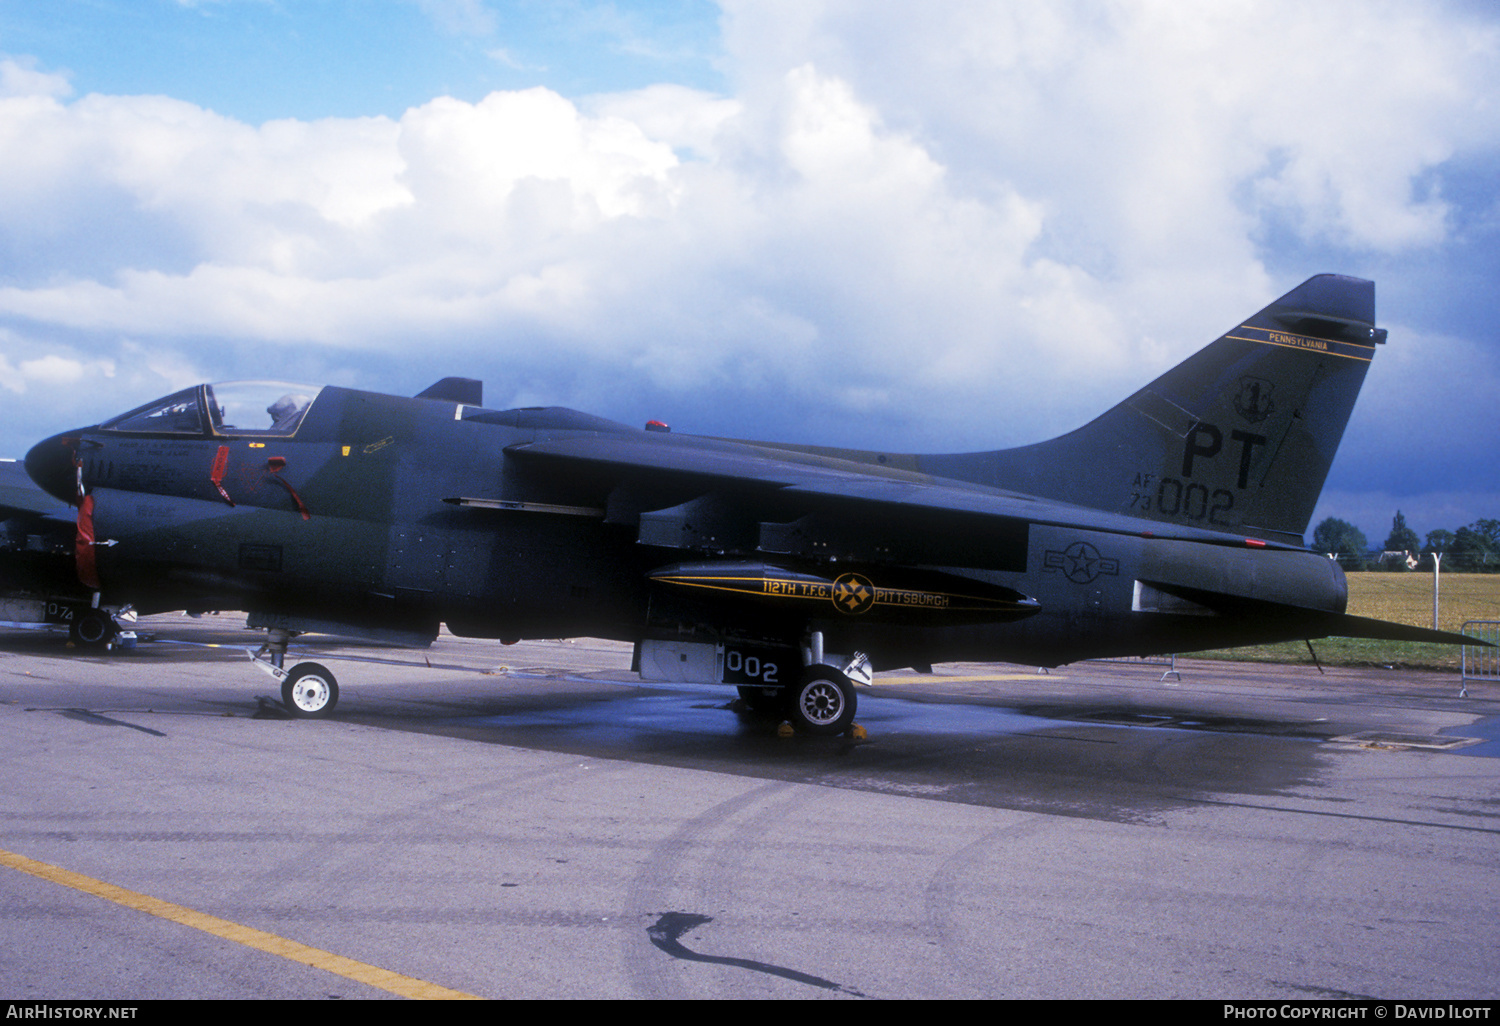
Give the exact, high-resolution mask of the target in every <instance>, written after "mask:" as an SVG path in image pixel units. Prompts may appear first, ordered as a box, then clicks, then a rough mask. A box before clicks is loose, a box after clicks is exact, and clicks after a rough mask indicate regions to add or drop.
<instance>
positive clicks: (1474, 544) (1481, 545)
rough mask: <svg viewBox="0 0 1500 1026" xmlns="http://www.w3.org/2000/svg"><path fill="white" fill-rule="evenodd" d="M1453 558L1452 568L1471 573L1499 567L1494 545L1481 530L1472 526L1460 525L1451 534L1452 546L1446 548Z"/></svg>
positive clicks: (1499, 563) (1485, 571)
mask: <svg viewBox="0 0 1500 1026" xmlns="http://www.w3.org/2000/svg"><path fill="white" fill-rule="evenodd" d="M1448 551H1449V553H1450V554H1451V558H1452V559H1453V569H1455V570H1467V571H1469V572H1471V573H1487V572H1490V571H1493V570H1496V569H1500V560H1497V558H1496V557H1497V555H1500V553H1497V551H1496V547H1495V546H1494V545H1493V544H1492V543H1491V542H1490V540H1489V539H1488V538H1487V537H1485V535H1484V533H1483V532H1481V531H1476V530H1474V528H1473V527H1460V528H1459V529H1458V532H1457V533H1456V534H1454V536H1453V546H1452V547H1451V548H1450V549H1449V550H1448Z"/></svg>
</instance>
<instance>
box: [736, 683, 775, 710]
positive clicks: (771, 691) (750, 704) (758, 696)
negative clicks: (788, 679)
mask: <svg viewBox="0 0 1500 1026" xmlns="http://www.w3.org/2000/svg"><path fill="white" fill-rule="evenodd" d="M739 693H740V701H741V702H744V703H745V708H747V709H749V710H750V711H751V712H753V713H759V714H760V715H762V716H777V717H779V716H781V715H782V714H783V713H784V712H785V711H786V691H785V690H783V689H782V688H762V687H756V686H755V685H753V684H741V685H740V686H739Z"/></svg>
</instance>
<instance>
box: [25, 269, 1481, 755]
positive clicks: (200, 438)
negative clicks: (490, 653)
mask: <svg viewBox="0 0 1500 1026" xmlns="http://www.w3.org/2000/svg"><path fill="white" fill-rule="evenodd" d="M1374 321H1375V291H1374V285H1373V283H1371V282H1368V281H1361V280H1357V279H1352V278H1344V277H1338V276H1334V275H1321V276H1318V277H1315V278H1312V279H1310V280H1309V281H1307V282H1305V283H1304V284H1302V285H1300V286H1298V287H1297V288H1296V289H1294V290H1292V291H1291V292H1290V293H1288V294H1287V295H1285V296H1283V297H1282V298H1281V299H1279V300H1277V301H1276V302H1274V303H1272V304H1271V305H1270V306H1268V307H1266V308H1265V309H1264V310H1262V311H1260V312H1259V313H1257V314H1256V315H1255V316H1253V317H1251V318H1249V319H1248V320H1246V321H1245V322H1244V323H1242V324H1240V325H1238V326H1236V327H1235V328H1233V329H1232V330H1230V331H1229V332H1228V333H1227V334H1225V335H1223V336H1222V337H1221V338H1219V339H1218V340H1217V341H1215V342H1213V343H1212V344H1211V345H1209V346H1208V347H1207V348H1206V349H1204V350H1202V351H1201V352H1199V353H1197V354H1196V355H1194V356H1193V357H1191V358H1189V359H1188V360H1187V361H1185V362H1184V363H1182V364H1181V365H1179V366H1178V367H1176V368H1174V369H1173V370H1170V371H1168V372H1167V373H1166V374H1164V375H1162V376H1161V377H1160V378H1158V379H1157V380H1155V381H1153V382H1151V383H1150V384H1149V385H1147V386H1145V387H1144V388H1142V389H1141V390H1140V391H1138V392H1136V393H1135V394H1134V395H1132V396H1131V397H1130V398H1129V399H1127V400H1125V401H1124V402H1123V403H1121V404H1120V405H1118V406H1116V407H1115V408H1114V409H1112V410H1110V411H1109V412H1107V413H1105V414H1104V415H1103V416H1101V417H1099V418H1098V419H1097V420H1094V421H1093V422H1092V423H1090V424H1087V425H1085V426H1084V427H1082V428H1079V429H1078V430H1077V431H1074V432H1072V433H1071V434H1067V435H1063V436H1062V437H1059V438H1055V439H1053V440H1051V441H1048V442H1042V443H1040V444H1036V445H1029V446H1024V447H1021V448H1017V449H1006V450H999V451H995V452H978V453H965V454H957V455H900V454H895V453H884V452H865V451H856V450H849V449H833V448H821V447H816V446H806V445H784V444H773V443H764V442H746V441H731V440H725V439H718V438H705V437H693V436H685V435H680V434H672V433H670V432H668V431H667V430H666V429H665V427H664V425H660V424H655V423H651V424H647V425H646V427H645V428H644V429H638V428H634V427H629V426H626V425H623V424H617V423H614V422H611V421H608V420H603V419H600V418H598V417H593V416H589V415H587V414H584V413H578V412H575V411H573V410H567V409H561V408H550V407H549V408H528V409H516V410H490V409H486V408H485V407H484V406H483V405H482V403H481V385H480V383H479V382H477V381H473V380H470V379H463V378H447V379H444V380H443V381H440V382H438V383H437V384H435V385H433V386H432V387H431V388H429V389H427V390H426V391H424V392H422V393H421V394H420V395H418V396H416V397H415V398H402V397H396V396H388V395H378V394H373V393H369V392H360V391H354V390H351V389H346V388H336V387H332V386H327V387H322V388H315V387H307V386H299V385H290V384H285V383H266V382H250V383H244V382H242V383H236V384H215V385H198V386H195V387H193V388H188V389H184V390H183V391H181V392H177V393H175V394H173V395H170V396H167V397H165V398H163V399H159V400H157V401H155V402H152V403H148V404H146V405H145V406H142V407H140V408H138V409H135V410H131V411H130V412H128V413H124V414H121V415H120V416H118V417H114V418H112V419H110V420H106V421H104V422H103V423H101V424H97V425H95V426H93V427H87V428H81V429H78V430H74V431H67V432H64V433H63V434H60V435H57V436H55V437H52V438H49V439H47V440H45V441H43V442H41V443H39V444H38V445H37V446H36V447H35V448H33V449H32V450H31V452H30V453H29V454H28V456H27V457H26V469H27V471H28V472H29V473H30V475H31V477H32V478H33V479H34V480H35V481H36V482H37V483H38V484H39V485H41V486H42V487H43V488H44V489H46V491H48V492H50V493H51V494H52V495H54V496H56V497H58V498H59V499H62V500H64V501H66V502H69V503H71V504H73V505H76V506H77V507H78V513H77V528H76V554H77V555H76V564H77V573H78V577H79V578H80V580H81V581H82V583H83V584H84V585H85V586H86V587H87V588H88V589H89V590H90V591H91V592H92V593H93V595H94V597H95V598H96V601H95V603H94V604H95V605H96V606H98V607H101V608H106V609H109V608H116V607H119V606H121V605H123V604H126V603H129V604H131V605H133V606H134V607H135V608H136V609H137V610H139V611H140V612H142V613H151V612H155V611H165V610H175V609H184V608H186V609H188V610H190V611H191V610H196V609H239V610H245V611H247V612H248V617H249V619H248V622H249V625H250V626H252V627H259V628H265V629H266V630H267V631H268V635H267V644H266V646H265V648H264V649H263V659H262V662H263V663H264V664H265V665H266V668H267V669H268V672H271V673H273V675H274V676H276V677H277V678H278V679H279V680H281V681H282V697H283V700H284V702H285V704H286V706H287V708H288V710H289V711H291V712H292V713H293V714H294V715H300V716H319V715H323V714H326V713H327V712H328V711H330V710H331V709H332V708H333V706H334V704H335V702H336V701H337V698H338V685H337V683H336V681H335V680H334V677H333V675H332V674H330V673H329V672H328V671H327V669H326V668H324V667H322V666H319V665H317V664H315V663H303V664H300V665H298V666H295V667H293V668H292V669H291V670H289V671H288V670H286V669H284V668H283V665H282V664H283V659H284V655H285V652H286V645H287V641H288V640H289V639H290V638H291V637H293V636H294V635H296V634H298V633H301V632H323V633H334V634H342V635H351V636H356V637H366V638H374V639H377V640H380V641H383V642H389V643H394V644H416V645H421V644H427V643H430V642H431V640H432V639H433V638H434V637H435V635H436V633H437V631H438V628H439V625H440V624H446V625H447V626H448V628H449V629H450V630H451V631H452V632H453V633H454V634H457V635H461V636H466V637H478V638H496V639H500V640H503V641H516V640H520V639H523V638H557V637H571V636H582V635H588V636H595V637H603V638H614V639H621V640H628V641H632V642H634V643H635V645H636V649H635V663H636V669H638V670H639V672H640V673H641V674H642V676H643V677H645V678H647V679H654V680H677V681H697V682H713V683H724V684H730V685H736V686H738V687H739V689H740V693H741V695H742V696H743V697H744V698H745V699H746V700H747V701H748V702H749V703H750V704H752V705H753V706H756V707H759V708H765V709H767V710H768V711H773V712H775V713H777V714H779V715H784V716H787V717H789V718H790V719H791V721H792V722H793V723H794V725H796V726H797V727H799V728H800V729H803V730H806V731H809V732H814V733H837V732H841V731H843V730H845V729H846V728H847V727H848V726H849V725H850V723H851V721H852V718H853V716H854V710H855V703H856V695H855V689H854V685H855V684H857V683H867V682H868V681H869V680H870V679H871V677H870V675H871V667H872V666H878V667H882V668H896V667H916V668H918V669H919V670H924V669H930V667H931V664H932V663H933V662H934V661H951V660H1003V661H1010V662H1017V663H1026V664H1031V665H1046V666H1052V665H1057V664H1060V663H1065V662H1071V661H1074V660H1079V659H1086V658H1091V657H1100V656H1120V655H1146V654H1154V653H1164V652H1179V651H1193V650H1198V649H1204V648H1210V647H1215V648H1216V647H1223V646H1234V645H1243V644H1251V643H1262V642H1271V641H1281V640H1297V639H1304V638H1318V637H1325V636H1329V635H1344V636H1355V637H1374V638H1390V639H1407V640H1418V641H1439V642H1447V643H1454V642H1456V641H1458V640H1459V638H1458V637H1457V636H1455V635H1450V634H1442V633H1438V632H1434V631H1427V630H1421V629H1417V628H1411V627H1405V626H1400V625H1396V624H1388V623H1384V622H1380V621H1376V620H1369V619H1364V618H1359V617H1354V616H1350V615H1347V614H1346V613H1345V612H1344V610H1345V604H1346V598H1347V589H1346V585H1345V580H1344V576H1343V573H1342V572H1341V571H1340V569H1339V567H1338V565H1337V564H1336V563H1334V562H1333V561H1331V560H1330V559H1328V558H1327V557H1326V556H1323V555H1320V554H1315V553H1312V552H1309V551H1308V550H1307V548H1306V547H1305V546H1304V544H1303V540H1302V536H1303V533H1304V532H1305V531H1306V529H1307V524H1308V520H1309V518H1310V517H1311V515H1312V511H1313V506H1314V504H1315V503H1316V501H1317V498H1318V494H1319V492H1320V490H1321V489H1322V486H1323V482H1324V479H1325V477H1326V475H1327V473H1328V468H1329V465H1330V464H1331V462H1332V460H1333V456H1334V451H1335V449H1336V448H1337V446H1338V443H1339V439H1340V437H1341V436H1342V434H1343V431H1344V427H1345V424H1346V423H1347V421H1348V418H1349V414H1350V411H1351V410H1352V408H1353V405H1354V401H1355V397H1356V395H1357V394H1358V392H1359V388H1360V385H1361V383H1362V382H1363V380H1364V377H1365V372H1366V371H1367V370H1368V369H1369V365H1370V361H1371V359H1372V358H1373V357H1374V355H1375V352H1376V349H1377V348H1378V346H1379V345H1380V344H1381V343H1383V342H1384V341H1385V335H1386V333H1385V331H1384V330H1382V329H1379V328H1376V327H1375V323H1374Z"/></svg>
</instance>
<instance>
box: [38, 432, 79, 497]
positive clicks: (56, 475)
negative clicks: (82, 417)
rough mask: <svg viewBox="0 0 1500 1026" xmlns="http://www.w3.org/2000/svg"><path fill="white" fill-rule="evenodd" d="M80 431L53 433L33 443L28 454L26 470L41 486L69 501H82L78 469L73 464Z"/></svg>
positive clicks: (46, 490) (43, 489) (51, 493)
mask: <svg viewBox="0 0 1500 1026" xmlns="http://www.w3.org/2000/svg"><path fill="white" fill-rule="evenodd" d="M78 435H79V433H78V432H77V431H72V432H67V431H65V432H63V433H62V434H60V435H53V436H52V437H51V438H47V439H44V440H43V441H40V442H38V443H37V444H36V445H33V446H32V447H31V451H30V452H28V453H27V454H26V473H28V474H30V475H31V479H32V480H33V481H35V482H36V483H37V487H39V488H41V489H42V491H44V492H46V493H47V494H49V495H52V496H55V497H56V498H58V499H61V500H62V501H63V502H68V503H76V502H77V501H78V471H77V469H76V468H75V467H74V465H73V454H74V453H75V452H76V451H77V447H78Z"/></svg>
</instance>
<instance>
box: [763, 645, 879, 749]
mask: <svg viewBox="0 0 1500 1026" xmlns="http://www.w3.org/2000/svg"><path fill="white" fill-rule="evenodd" d="M825 658H826V656H825V653H824V652H823V637H822V634H821V633H820V632H814V633H812V634H811V635H810V636H809V638H808V644H807V645H806V646H805V647H804V648H803V661H804V664H803V666H802V669H801V672H800V673H799V674H798V676H797V680H796V683H795V684H792V685H789V686H781V687H766V686H762V685H755V684H742V685H740V686H739V689H738V690H739V695H740V700H741V701H742V702H744V703H745V705H746V707H748V708H749V709H751V710H752V711H754V712H757V713H760V714H761V715H763V716H774V717H776V718H778V719H785V720H786V721H788V722H789V723H790V724H791V725H792V728H793V729H794V730H796V731H797V732H798V733H799V734H811V735H815V736H822V737H831V736H834V735H837V734H843V733H845V732H846V731H848V730H849V728H850V727H851V726H853V724H854V713H855V709H856V708H857V706H858V704H859V699H858V696H857V695H856V694H855V690H854V688H855V684H856V683H860V684H869V683H870V681H871V679H872V677H873V675H872V674H871V672H870V661H869V659H867V658H866V657H865V656H864V654H863V653H859V652H856V653H855V654H854V656H853V657H852V658H850V659H849V660H847V662H845V661H844V660H843V659H842V658H839V661H838V662H837V663H829V662H825V661H824V659H825ZM841 666H842V668H840V667H841Z"/></svg>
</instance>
